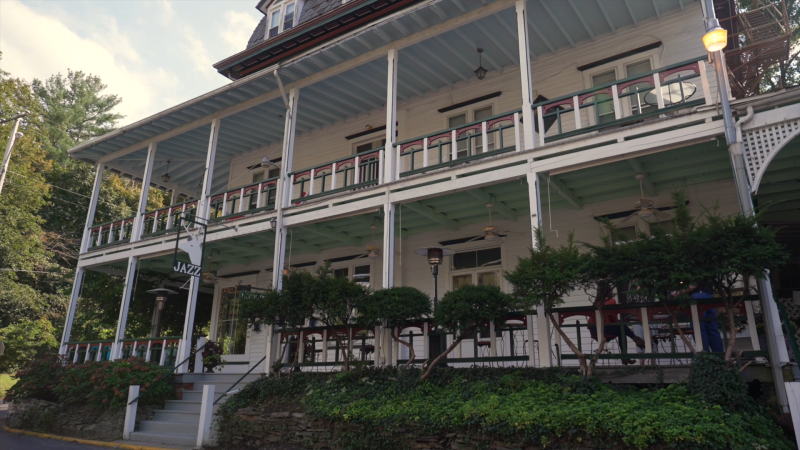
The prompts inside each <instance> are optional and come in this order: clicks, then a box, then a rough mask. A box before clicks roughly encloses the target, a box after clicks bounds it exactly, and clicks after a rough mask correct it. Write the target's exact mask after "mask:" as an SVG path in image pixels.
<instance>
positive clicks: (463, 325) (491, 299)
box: [420, 285, 517, 380]
mask: <svg viewBox="0 0 800 450" xmlns="http://www.w3.org/2000/svg"><path fill="white" fill-rule="evenodd" d="M516 306H517V303H516V301H515V300H514V298H513V297H511V296H510V295H508V294H505V293H503V291H501V290H500V288H499V287H497V286H491V285H482V286H473V285H464V286H461V287H460V288H458V289H456V290H455V291H450V292H448V293H447V294H445V295H444V297H443V298H442V299H441V300H440V301H439V304H438V305H436V310H435V311H434V312H433V321H434V322H435V323H436V325H438V326H439V327H441V328H442V329H444V330H445V331H448V332H450V333H453V334H454V335H455V339H453V343H452V344H450V346H449V347H447V350H445V351H444V352H442V354H440V355H439V356H437V357H436V358H435V359H434V360H433V361H432V362H429V363H428V368H427V370H425V373H423V374H422V376H421V377H420V379H421V380H426V379H427V378H428V377H429V376H430V374H431V372H432V371H433V368H434V367H436V365H437V364H439V361H441V360H442V359H443V358H444V357H446V356H447V355H448V354H450V352H452V351H453V350H454V349H455V348H456V347H457V346H458V344H460V343H461V341H463V340H464V339H465V338H466V337H467V336H469V335H471V334H472V333H474V332H475V330H477V329H478V328H480V327H483V326H484V325H483V324H484V323H486V322H494V323H500V322H503V321H504V320H505V318H506V317H507V316H508V313H510V312H511V311H512V310H514V309H515V307H516Z"/></svg>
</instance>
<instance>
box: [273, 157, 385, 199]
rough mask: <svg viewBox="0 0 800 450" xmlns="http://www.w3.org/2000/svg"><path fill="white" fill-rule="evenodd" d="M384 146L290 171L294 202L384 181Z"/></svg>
mask: <svg viewBox="0 0 800 450" xmlns="http://www.w3.org/2000/svg"><path fill="white" fill-rule="evenodd" d="M383 157H384V149H382V148H380V149H373V150H370V151H368V152H363V153H359V154H357V155H352V156H346V157H344V158H340V159H337V160H335V161H329V162H326V163H324V164H319V165H317V166H314V167H310V168H306V169H303V170H299V171H297V172H292V173H290V174H289V177H290V180H291V183H292V201H293V202H299V201H305V200H308V199H309V198H313V197H319V196H322V195H329V194H333V193H336V192H341V191H345V190H349V189H357V188H362V187H366V186H371V185H375V184H380V183H382V182H383Z"/></svg>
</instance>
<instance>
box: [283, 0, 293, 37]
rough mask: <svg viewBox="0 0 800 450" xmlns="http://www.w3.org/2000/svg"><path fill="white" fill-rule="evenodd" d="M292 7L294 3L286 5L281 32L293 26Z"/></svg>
mask: <svg viewBox="0 0 800 450" xmlns="http://www.w3.org/2000/svg"><path fill="white" fill-rule="evenodd" d="M294 7H295V3H290V4H288V5H286V13H285V14H284V15H283V31H286V30H288V29H289V28H292V27H293V26H294Z"/></svg>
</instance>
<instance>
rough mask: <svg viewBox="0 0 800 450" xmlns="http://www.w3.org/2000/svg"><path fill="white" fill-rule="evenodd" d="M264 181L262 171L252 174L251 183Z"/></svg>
mask: <svg viewBox="0 0 800 450" xmlns="http://www.w3.org/2000/svg"><path fill="white" fill-rule="evenodd" d="M261 181H264V171H263V170H262V171H261V172H256V173H254V174H253V183H258V182H261Z"/></svg>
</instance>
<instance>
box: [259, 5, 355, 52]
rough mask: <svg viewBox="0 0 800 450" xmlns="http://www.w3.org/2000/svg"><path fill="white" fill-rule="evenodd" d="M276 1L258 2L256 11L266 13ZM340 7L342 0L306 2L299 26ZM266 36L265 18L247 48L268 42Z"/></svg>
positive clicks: (301, 12)
mask: <svg viewBox="0 0 800 450" xmlns="http://www.w3.org/2000/svg"><path fill="white" fill-rule="evenodd" d="M274 1H275V0H261V1H260V2H258V5H257V6H256V9H258V10H259V11H261V12H264V11H265V10H266V9H267V8H269V6H270V5H271V4H272V3H273V2H274ZM339 6H342V0H305V1H304V2H303V8H302V11H300V19H299V20H298V21H297V25H300V24H303V23H305V22H308V21H310V20H313V19H316V18H317V17H319V16H321V15H323V14H325V13H328V12H330V11H333V10H334V9H336V8H338V7H339ZM266 35H267V17H266V16H264V17H262V18H261V20H260V21H259V22H258V25H256V29H255V30H253V34H252V35H250V40H249V41H248V42H247V48H250V47H253V46H255V45H258V44H260V43H261V42H264V41H265V40H266V39H265V38H266Z"/></svg>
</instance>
